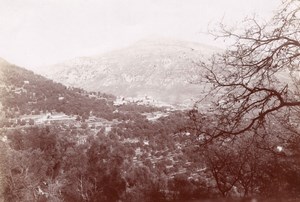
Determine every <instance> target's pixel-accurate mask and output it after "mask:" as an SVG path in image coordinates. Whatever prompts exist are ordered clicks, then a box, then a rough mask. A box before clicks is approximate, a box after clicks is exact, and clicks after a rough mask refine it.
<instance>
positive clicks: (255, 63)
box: [198, 0, 300, 140]
mask: <svg viewBox="0 0 300 202" xmlns="http://www.w3.org/2000/svg"><path fill="white" fill-rule="evenodd" d="M242 27H243V29H242V31H241V30H237V29H236V30H233V29H231V28H229V27H227V26H225V25H223V24H221V25H220V30H219V31H217V34H215V36H216V37H225V38H226V39H227V38H228V39H230V40H232V41H233V43H232V45H231V46H229V48H228V49H227V50H226V51H225V52H223V53H221V54H220V53H219V54H215V55H214V56H213V57H211V58H210V60H209V61H202V62H200V63H199V64H198V65H199V66H201V69H203V68H204V69H205V70H206V75H205V77H204V80H202V82H206V83H209V84H211V86H212V87H211V90H210V94H211V95H213V96H214V97H216V99H215V100H214V101H213V107H212V109H213V110H214V114H215V118H216V119H215V125H216V127H215V128H214V130H213V132H212V133H211V134H209V138H208V140H212V139H215V138H218V137H225V138H228V137H231V138H232V137H235V136H237V135H240V134H243V133H245V132H248V131H254V132H256V133H259V132H260V133H262V132H263V133H265V132H266V125H268V124H269V126H270V124H271V125H272V123H273V124H274V121H275V118H274V117H273V115H276V116H279V117H286V118H287V119H288V120H287V121H291V120H290V116H291V114H295V113H296V110H299V108H300V1H299V0H285V1H283V3H282V6H281V8H280V9H279V10H278V11H277V12H276V14H275V15H274V17H273V18H272V19H271V20H270V21H268V22H261V21H259V20H257V19H256V18H255V17H252V18H247V19H246V20H245V21H244V23H243V25H242ZM293 112H294V113H293ZM272 117H273V118H272Z"/></svg>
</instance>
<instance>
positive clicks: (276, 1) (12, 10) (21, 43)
mask: <svg viewBox="0 0 300 202" xmlns="http://www.w3.org/2000/svg"><path fill="white" fill-rule="evenodd" d="M279 5H280V0H251V1H250V0H0V57H3V58H4V59H6V60H8V61H9V62H12V63H15V64H17V65H20V66H24V67H33V68H37V67H39V66H42V65H46V64H53V63H57V62H60V61H63V60H66V59H71V58H74V57H77V56H88V55H95V54H100V53H103V52H105V51H109V50H113V49H117V48H121V47H124V46H128V45H130V44H132V43H134V42H135V41H138V40H140V39H143V38H151V37H171V38H175V39H181V40H188V41H196V42H200V43H206V44H211V43H214V45H218V44H216V43H215V42H213V41H211V39H210V38H209V37H208V36H206V35H205V34H203V33H202V32H204V31H206V30H207V25H208V24H209V23H212V24H213V23H216V22H218V21H220V20H221V19H222V18H223V21H224V22H226V23H227V24H231V23H234V22H237V21H241V20H242V19H243V18H244V17H245V16H247V15H248V16H251V15H252V14H253V13H257V14H258V15H259V16H260V17H263V18H266V19H267V18H269V17H270V16H271V15H272V11H273V10H274V9H276V8H278V6H279Z"/></svg>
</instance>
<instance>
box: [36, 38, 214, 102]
mask: <svg viewBox="0 0 300 202" xmlns="http://www.w3.org/2000/svg"><path fill="white" fill-rule="evenodd" d="M217 51H219V50H218V49H216V48H214V47H210V46H205V45H201V44H197V43H191V42H183V41H176V40H166V39H155V40H142V41H140V42H138V43H136V44H134V45H132V46H130V47H128V48H125V49H121V50H116V51H112V52H110V53H107V54H103V55H100V56H95V57H80V58H75V59H73V60H70V61H66V62H64V63H61V64H57V65H54V66H51V67H48V68H47V69H48V71H45V72H41V73H42V74H43V75H45V76H46V77H48V78H51V79H53V80H55V81H57V82H60V83H63V84H65V85H67V86H74V87H82V88H84V89H85V90H91V91H101V92H105V93H112V94H114V95H117V96H124V97H145V96H147V97H152V98H154V99H155V100H158V101H162V102H165V103H169V104H186V103H192V102H193V100H192V99H197V97H198V96H199V94H200V92H201V86H198V85H193V84H190V81H191V80H192V77H193V75H195V73H196V72H197V71H196V69H197V65H195V63H197V61H199V59H200V58H202V57H206V56H210V55H211V54H212V53H213V52H217ZM44 69H45V68H44ZM198 73H199V72H197V74H198Z"/></svg>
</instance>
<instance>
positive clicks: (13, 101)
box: [0, 59, 115, 118]
mask: <svg viewBox="0 0 300 202" xmlns="http://www.w3.org/2000/svg"><path fill="white" fill-rule="evenodd" d="M114 99H115V97H114V96H112V95H107V94H101V93H95V92H93V93H88V92H86V91H84V90H82V89H79V88H68V87H66V86H64V85H62V84H59V83H55V82H53V81H52V80H49V79H46V78H45V77H43V76H40V75H37V74H34V73H33V72H31V71H28V70H26V69H23V68H20V67H17V66H15V65H12V64H9V63H8V62H6V61H5V60H2V59H1V60H0V103H1V106H2V111H4V112H5V115H6V117H7V118H14V117H17V116H20V115H24V114H39V113H46V111H48V112H51V111H56V112H63V113H65V114H68V115H80V116H83V115H85V114H89V113H90V111H93V113H94V114H95V115H97V116H98V117H103V118H108V117H110V116H111V115H112V112H113V110H114V108H113V101H114Z"/></svg>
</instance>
